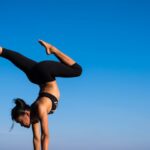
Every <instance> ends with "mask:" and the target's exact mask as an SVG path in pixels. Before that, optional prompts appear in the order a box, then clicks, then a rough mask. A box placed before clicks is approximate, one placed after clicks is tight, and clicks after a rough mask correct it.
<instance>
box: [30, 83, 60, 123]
mask: <svg viewBox="0 0 150 150" xmlns="http://www.w3.org/2000/svg"><path fill="white" fill-rule="evenodd" d="M41 92H47V93H50V94H52V95H54V96H55V97H56V98H57V99H58V100H59V98H60V92H59V89H58V86H57V83H56V81H51V82H47V83H46V84H44V85H41V86H40V93H41ZM38 105H44V106H45V108H46V110H47V114H48V113H49V112H50V110H51V108H52V102H51V100H50V99H49V98H48V97H40V98H39V99H37V100H36V101H35V102H34V103H33V104H32V105H31V112H32V113H31V118H32V122H33V123H35V122H38V121H39V118H38V115H37V111H36V110H37V106H38Z"/></svg>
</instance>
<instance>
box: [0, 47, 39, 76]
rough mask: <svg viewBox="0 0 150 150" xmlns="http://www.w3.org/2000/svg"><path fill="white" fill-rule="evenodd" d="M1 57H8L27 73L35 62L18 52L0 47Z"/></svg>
mask: <svg viewBox="0 0 150 150" xmlns="http://www.w3.org/2000/svg"><path fill="white" fill-rule="evenodd" d="M0 56H1V57H3V58H6V59H8V60H9V61H11V62H12V63H13V64H14V65H15V66H17V67H18V68H19V69H21V70H22V71H24V72H25V73H27V72H28V71H29V70H30V69H31V68H32V67H33V66H34V65H35V64H36V63H37V62H36V61H33V60H31V59H29V58H27V57H25V56H23V55H21V54H20V53H18V52H15V51H12V50H8V49H6V48H2V52H1V54H0Z"/></svg>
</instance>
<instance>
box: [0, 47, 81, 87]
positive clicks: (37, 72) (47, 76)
mask: <svg viewBox="0 0 150 150" xmlns="http://www.w3.org/2000/svg"><path fill="white" fill-rule="evenodd" d="M0 56H1V57H3V58H6V59H8V60H10V61H11V62H12V63H13V64H14V65H15V66H17V67H18V68H19V69H21V70H22V71H23V72H24V73H25V74H26V75H27V77H28V79H29V80H30V81H31V82H32V83H35V84H38V85H41V84H44V83H46V82H50V81H54V80H55V77H77V76H80V75H81V73H82V68H81V66H80V65H79V64H77V63H74V64H73V65H71V66H69V65H67V64H65V63H63V62H62V61H61V60H60V61H61V62H57V61H51V60H45V61H41V62H36V61H34V60H31V59H29V58H27V57H25V56H23V55H21V54H20V53H18V52H15V51H12V50H8V49H6V48H3V52H2V54H1V55H0Z"/></svg>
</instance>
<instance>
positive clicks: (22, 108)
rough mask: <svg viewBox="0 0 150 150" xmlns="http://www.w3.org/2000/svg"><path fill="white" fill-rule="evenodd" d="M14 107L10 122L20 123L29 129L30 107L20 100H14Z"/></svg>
mask: <svg viewBox="0 0 150 150" xmlns="http://www.w3.org/2000/svg"><path fill="white" fill-rule="evenodd" d="M14 103H15V104H16V106H15V107H14V108H13V109H12V110H11V118H12V120H14V121H16V122H17V123H20V125H21V126H23V127H26V128H29V127H30V106H29V105H27V104H26V103H25V101H24V100H22V99H20V98H16V99H14Z"/></svg>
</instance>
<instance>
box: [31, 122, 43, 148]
mask: <svg viewBox="0 0 150 150" xmlns="http://www.w3.org/2000/svg"><path fill="white" fill-rule="evenodd" d="M32 131H33V146H34V150H40V144H41V139H40V129H39V123H34V124H32Z"/></svg>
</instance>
